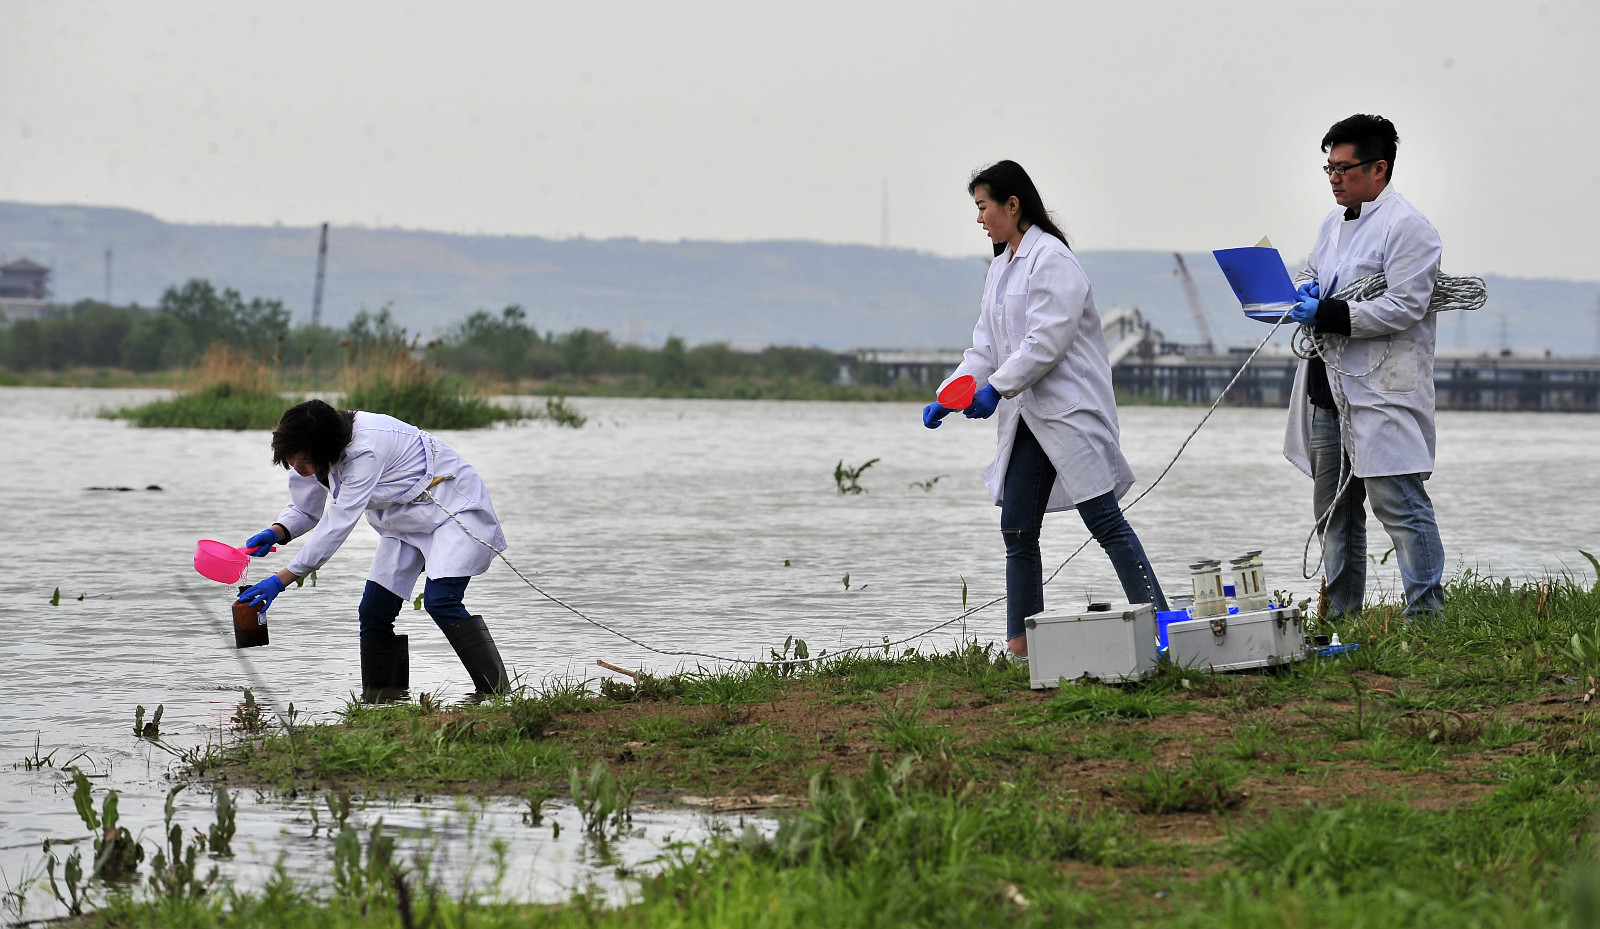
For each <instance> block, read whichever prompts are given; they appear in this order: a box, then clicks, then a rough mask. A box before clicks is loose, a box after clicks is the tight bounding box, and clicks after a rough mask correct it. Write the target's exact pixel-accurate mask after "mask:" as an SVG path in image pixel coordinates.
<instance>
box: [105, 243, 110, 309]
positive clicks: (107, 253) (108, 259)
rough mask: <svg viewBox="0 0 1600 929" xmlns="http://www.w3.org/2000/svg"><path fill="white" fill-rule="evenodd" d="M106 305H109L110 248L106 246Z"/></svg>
mask: <svg viewBox="0 0 1600 929" xmlns="http://www.w3.org/2000/svg"><path fill="white" fill-rule="evenodd" d="M106 305H107V306H110V305H111V246H109V245H107V246H106Z"/></svg>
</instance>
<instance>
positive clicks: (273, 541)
mask: <svg viewBox="0 0 1600 929" xmlns="http://www.w3.org/2000/svg"><path fill="white" fill-rule="evenodd" d="M277 544H278V530H276V529H263V530H261V531H260V532H258V533H256V534H255V535H253V536H251V537H250V538H248V539H246V540H245V543H244V547H245V548H248V549H250V557H252V558H260V557H261V556H262V555H265V554H266V553H268V552H270V551H272V546H274V545H277Z"/></svg>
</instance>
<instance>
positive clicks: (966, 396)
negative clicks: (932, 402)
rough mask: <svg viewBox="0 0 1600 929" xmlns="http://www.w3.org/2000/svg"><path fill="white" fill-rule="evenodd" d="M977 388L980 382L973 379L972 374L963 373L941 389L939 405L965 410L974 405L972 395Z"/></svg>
mask: <svg viewBox="0 0 1600 929" xmlns="http://www.w3.org/2000/svg"><path fill="white" fill-rule="evenodd" d="M977 390H978V382H977V381H975V380H973V379H972V375H970V374H963V375H961V376H960V377H958V378H956V379H955V380H953V381H951V382H950V383H948V384H946V385H944V389H943V390H941V391H939V405H940V406H942V407H944V408H945V409H947V410H964V409H966V408H967V407H969V406H971V405H972V395H973V394H974V393H976V392H977ZM924 396H926V394H924Z"/></svg>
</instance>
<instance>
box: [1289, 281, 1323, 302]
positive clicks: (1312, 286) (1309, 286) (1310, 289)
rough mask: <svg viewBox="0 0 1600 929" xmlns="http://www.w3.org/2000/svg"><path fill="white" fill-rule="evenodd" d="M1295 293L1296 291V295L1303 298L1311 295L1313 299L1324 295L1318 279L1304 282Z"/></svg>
mask: <svg viewBox="0 0 1600 929" xmlns="http://www.w3.org/2000/svg"><path fill="white" fill-rule="evenodd" d="M1294 293H1295V296H1296V297H1299V298H1300V299H1301V300H1304V299H1305V298H1307V297H1311V298H1313V299H1321V297H1322V285H1321V284H1318V283H1317V282H1316V281H1306V282H1304V283H1302V284H1301V285H1300V286H1299V287H1296V288H1295V289H1294Z"/></svg>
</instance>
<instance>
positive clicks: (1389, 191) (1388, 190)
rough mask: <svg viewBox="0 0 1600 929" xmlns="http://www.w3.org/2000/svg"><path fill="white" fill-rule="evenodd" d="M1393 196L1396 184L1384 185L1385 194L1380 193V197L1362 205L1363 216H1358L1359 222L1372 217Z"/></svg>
mask: <svg viewBox="0 0 1600 929" xmlns="http://www.w3.org/2000/svg"><path fill="white" fill-rule="evenodd" d="M1393 194H1394V182H1393V181H1391V182H1389V183H1387V184H1385V185H1383V192H1382V193H1379V194H1378V196H1376V197H1374V198H1373V199H1371V200H1368V201H1366V202H1365V203H1363V204H1361V215H1360V216H1357V217H1356V219H1358V220H1359V219H1366V218H1367V217H1368V216H1371V215H1372V211H1373V210H1376V209H1378V208H1379V207H1381V206H1383V204H1384V202H1385V201H1387V200H1388V199H1389V197H1390V196H1391V195H1393ZM1369 207H1370V209H1369ZM1353 221H1354V220H1352V222H1353Z"/></svg>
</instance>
